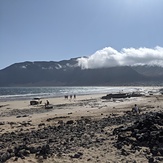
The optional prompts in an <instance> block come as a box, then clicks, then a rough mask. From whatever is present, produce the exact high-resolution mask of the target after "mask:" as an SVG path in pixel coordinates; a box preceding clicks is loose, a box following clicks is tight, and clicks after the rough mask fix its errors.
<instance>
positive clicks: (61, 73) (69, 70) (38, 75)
mask: <svg viewBox="0 0 163 163" xmlns="http://www.w3.org/2000/svg"><path fill="white" fill-rule="evenodd" d="M162 70H163V68H161V67H157V66H151V67H149V66H135V67H130V66H121V67H111V68H100V69H81V68H80V67H79V66H78V64H77V61H76V58H74V59H70V60H63V61H59V62H54V61H50V62H44V61H42V62H22V63H15V64H13V65H11V66H9V67H6V68H5V69H2V70H0V86H100V85H101V86H108V85H112V86H113V85H115V86H117V85H162V81H163V71H162Z"/></svg>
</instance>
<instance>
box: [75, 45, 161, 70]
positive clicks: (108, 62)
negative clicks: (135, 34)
mask: <svg viewBox="0 0 163 163" xmlns="http://www.w3.org/2000/svg"><path fill="white" fill-rule="evenodd" d="M78 65H79V66H80V67H82V68H83V69H88V68H91V69H93V68H104V67H114V66H129V65H130V66H134V65H159V66H162V67H163V48H162V47H159V46H156V47H155V48H153V49H150V48H138V49H135V48H123V49H122V50H121V51H120V52H118V51H117V50H115V49H113V48H111V47H106V48H104V49H102V50H98V51H97V52H95V53H94V54H92V55H91V56H89V57H87V58H84V57H82V58H79V59H78Z"/></svg>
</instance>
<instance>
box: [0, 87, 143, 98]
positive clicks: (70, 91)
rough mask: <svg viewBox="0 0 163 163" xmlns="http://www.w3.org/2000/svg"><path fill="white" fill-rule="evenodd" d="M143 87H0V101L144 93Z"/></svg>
mask: <svg viewBox="0 0 163 163" xmlns="http://www.w3.org/2000/svg"><path fill="white" fill-rule="evenodd" d="M145 89H146V88H143V87H0V101H5V100H21V99H32V98H34V97H39V98H48V97H62V96H65V95H74V94H76V95H77V96H78V95H87V94H97V93H99V94H100V93H104V94H109V93H117V92H136V91H139V92H141V91H144V90H145Z"/></svg>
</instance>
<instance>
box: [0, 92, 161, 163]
mask: <svg viewBox="0 0 163 163" xmlns="http://www.w3.org/2000/svg"><path fill="white" fill-rule="evenodd" d="M105 95H106V94H94V95H80V96H77V97H76V99H73V98H72V99H64V97H57V98H48V99H43V101H42V104H41V105H38V106H31V105H30V103H29V100H21V101H6V102H1V103H0V105H1V107H0V123H1V130H0V134H1V136H2V135H4V134H6V135H8V134H11V133H14V134H16V135H19V134H24V133H26V134H27V135H29V137H30V136H31V133H34V132H36V133H39V132H42V130H43V131H44V130H45V131H47V134H49V135H47V137H46V138H44V139H45V140H44V139H40V137H39V138H37V140H35V141H36V142H30V141H29V142H28V143H27V145H29V146H31V145H32V146H38V145H40V143H42V145H44V144H46V143H47V141H49V139H51V138H53V139H54V137H53V134H52V133H51V131H49V130H50V128H53V130H54V128H55V132H56V133H57V131H58V130H59V131H60V133H62V132H63V133H62V134H63V135H62V137H60V136H59V135H55V137H60V138H57V140H55V141H56V142H57V143H58V145H59V144H60V146H61V147H62V146H63V147H62V148H63V149H61V148H59V149H58V151H53V155H48V156H47V158H45V159H44V158H42V156H41V157H40V158H41V159H43V160H42V161H43V162H83V163H84V162H92V163H93V162H99V161H102V162H107V161H108V162H109V161H110V162H116V161H117V160H119V162H125V161H127V160H128V161H129V160H130V161H131V159H132V157H133V158H134V160H136V161H137V162H147V159H146V156H145V155H143V154H142V155H141V157H139V158H138V157H137V156H136V155H135V154H130V155H129V156H128V157H124V156H123V155H121V154H119V150H117V149H116V148H115V147H114V146H113V144H114V142H115V140H116V138H115V136H113V135H112V131H113V129H114V128H115V127H118V126H120V125H123V124H119V123H117V125H116V123H115V124H114V125H113V124H112V125H111V126H105V127H104V128H103V129H100V131H99V128H98V127H95V126H96V125H97V126H98V123H99V124H101V121H102V123H104V122H103V121H104V120H105V119H106V118H113V119H114V118H116V117H121V116H123V115H125V114H126V112H130V111H131V109H132V107H133V106H134V104H137V105H138V106H139V107H140V108H141V114H145V113H146V112H158V111H161V110H162V108H163V96H162V95H161V94H158V93H157V94H154V95H146V96H141V97H131V98H125V99H123V98H122V99H111V100H108V99H107V100H104V99H101V97H102V96H105ZM46 100H49V102H50V104H52V105H53V108H52V109H45V106H44V103H45V102H46ZM81 122H82V123H84V124H85V127H84V126H81V124H80V123H81ZM78 123H79V124H78ZM105 123H106V122H105ZM71 125H73V127H72V128H71V130H72V129H73V128H74V129H76V126H78V128H79V129H80V128H81V131H79V133H80V132H82V130H84V128H86V126H87V127H89V125H90V126H93V127H92V128H90V130H92V132H93V133H92V132H89V131H84V133H82V134H81V137H80V139H79V140H74V139H76V138H75V137H76V136H77V135H78V134H77V133H76V131H75V132H74V131H72V133H70V132H69V131H67V130H68V128H69V127H70V126H71ZM82 125H83V124H82ZM58 126H60V128H62V129H60V128H59V129H57V130H56V127H58ZM64 126H66V128H65V127H64ZM102 126H103V125H102ZM83 127H84V128H83ZM99 127H100V125H99ZM100 128H101V127H100ZM102 130H103V131H102ZM105 132H106V134H104V133H105ZM91 133H92V134H93V138H92V140H90V142H84V144H85V146H84V145H81V144H80V145H79V144H78V143H79V142H78V141H81V140H82V141H86V140H87V139H88V138H89V136H90V134H91ZM42 134H43V133H42ZM58 134H59V133H58ZM72 134H77V135H76V136H75V135H72ZM66 135H67V137H68V138H69V137H71V139H73V140H72V143H74V144H75V142H76V145H75V146H74V145H72V144H71V143H70V144H69V146H66V144H65V146H64V145H63V144H62V143H63V142H64V141H65V139H66V137H65V136H66ZM48 136H49V137H48ZM77 137H78V136H77ZM94 138H96V139H100V141H99V142H98V141H97V142H96V141H95V142H94V140H93V139H94ZM32 139H33V138H32ZM101 139H102V140H103V141H102V140H101ZM13 141H15V142H17V145H20V144H22V143H23V142H21V141H20V142H19V141H18V140H17V139H16V140H13ZM39 141H40V143H39ZM51 141H52V140H51ZM7 143H8V147H7V148H5V147H4V148H2V151H3V152H4V153H5V151H6V149H8V148H13V147H14V145H12V144H10V143H9V142H6V144H7ZM80 143H81V142H80ZM89 143H91V144H90V145H89ZM49 144H50V149H51V150H52V149H53V150H54V148H56V146H55V145H54V144H53V141H52V142H51V143H49ZM4 146H5V143H4ZM52 146H55V147H52ZM65 147H66V148H68V149H69V148H70V147H71V148H70V149H69V150H68V149H64V148H65ZM57 148H58V146H57ZM73 149H75V151H78V152H79V153H78V152H75V151H74V150H73ZM60 150H61V151H60ZM36 153H37V152H36ZM59 153H60V154H61V156H59ZM81 153H82V154H81ZM75 154H76V155H75ZM80 154H81V155H80ZM79 155H80V156H79ZM108 155H109V156H108ZM40 158H39V159H40ZM14 159H18V162H38V158H37V157H36V154H32V153H30V154H28V156H24V157H23V156H22V158H21V157H18V156H13V157H11V158H10V159H8V160H7V162H8V163H10V162H13V160H14ZM122 160H123V161H122Z"/></svg>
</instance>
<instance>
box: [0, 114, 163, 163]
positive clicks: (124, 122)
mask: <svg viewBox="0 0 163 163" xmlns="http://www.w3.org/2000/svg"><path fill="white" fill-rule="evenodd" d="M61 119H66V117H58V119H57V117H54V118H48V119H47V120H46V121H47V124H49V125H47V124H45V123H40V124H39V125H38V129H37V130H32V131H28V130H23V126H24V127H26V126H31V125H32V123H31V122H24V123H22V124H21V125H22V128H21V129H20V130H17V131H13V132H11V133H1V134H0V162H1V163H2V162H6V161H7V160H9V159H12V160H13V161H17V160H18V159H26V158H28V157H30V155H35V158H37V159H39V158H42V159H47V158H49V157H54V156H56V157H60V158H61V157H62V156H67V157H69V158H70V159H72V160H73V159H79V160H80V159H82V157H84V155H85V153H84V152H82V151H81V150H80V149H81V148H82V149H91V148H94V147H95V148H98V147H100V146H103V145H104V144H106V143H107V142H108V140H111V141H109V143H112V145H113V146H114V147H116V148H117V150H118V151H119V154H120V155H123V156H128V155H130V153H136V152H140V151H142V150H143V154H144V155H145V157H146V162H159V161H162V160H163V128H162V127H163V113H162V112H150V113H145V114H141V115H133V114H130V112H127V113H125V114H124V115H122V116H120V115H113V114H111V115H110V116H107V117H105V118H101V119H96V120H95V119H92V118H89V117H81V118H80V119H78V120H67V121H63V120H61ZM53 121H57V122H58V124H57V125H50V124H51V123H48V122H53ZM0 125H4V124H3V123H1V124H0ZM11 125H14V124H11ZM113 126H119V127H116V128H114V129H113ZM109 145H110V144H108V146H109ZM105 150H106V149H105ZM106 153H107V150H106ZM87 162H91V157H90V158H88V159H87ZM96 162H100V160H99V159H98V158H96ZM122 162H123V160H122ZM130 162H131V160H130ZM132 162H137V161H136V160H134V159H133V160H132Z"/></svg>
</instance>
